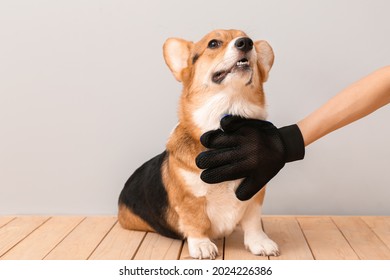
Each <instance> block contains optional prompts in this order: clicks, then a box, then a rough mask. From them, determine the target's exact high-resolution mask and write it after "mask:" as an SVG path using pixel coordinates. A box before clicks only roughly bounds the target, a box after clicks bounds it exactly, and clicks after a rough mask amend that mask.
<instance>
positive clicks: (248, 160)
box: [196, 116, 305, 200]
mask: <svg viewBox="0 0 390 280" xmlns="http://www.w3.org/2000/svg"><path fill="white" fill-rule="evenodd" d="M201 143H202V145H203V146H205V147H206V148H208V149H209V150H207V151H205V152H202V153H200V154H199V155H198V156H197V158H196V165H197V166H198V167H199V168H200V169H205V170H204V171H203V172H202V174H201V179H202V180H203V181H204V182H206V183H210V184H214V183H220V182H223V181H230V180H236V179H240V178H245V179H244V180H243V181H242V182H241V184H240V185H239V187H238V188H237V190H236V196H237V198H238V199H240V200H248V199H250V198H251V197H252V196H254V195H255V194H256V193H257V192H258V191H259V190H261V189H262V188H263V186H264V185H265V184H267V183H268V182H269V181H270V180H271V179H272V178H273V177H274V176H275V175H276V174H277V173H278V172H279V171H280V170H281V169H282V168H283V167H284V165H285V163H286V162H291V161H295V160H300V159H303V157H304V153H305V147H304V142H303V138H302V135H301V133H300V130H299V128H298V126H297V125H291V126H287V127H283V128H280V129H278V128H276V127H275V126H274V125H273V124H272V123H270V122H268V121H262V120H254V119H244V118H241V117H237V116H226V117H224V118H222V120H221V129H218V130H213V131H209V132H206V133H205V134H203V135H202V136H201Z"/></svg>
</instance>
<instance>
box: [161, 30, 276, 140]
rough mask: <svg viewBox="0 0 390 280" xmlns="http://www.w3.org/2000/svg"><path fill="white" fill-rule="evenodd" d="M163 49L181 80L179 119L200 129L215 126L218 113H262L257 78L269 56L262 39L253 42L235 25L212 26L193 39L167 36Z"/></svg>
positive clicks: (267, 68) (258, 115) (264, 70)
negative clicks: (211, 28) (203, 34)
mask: <svg viewBox="0 0 390 280" xmlns="http://www.w3.org/2000/svg"><path fill="white" fill-rule="evenodd" d="M163 52H164V58H165V61H166V63H167V65H168V67H169V69H170V70H171V71H172V73H173V75H174V76H175V78H176V80H178V81H179V82H182V83H183V87H184V90H183V95H182V100H181V110H180V121H181V122H182V121H191V122H192V123H195V125H196V126H197V127H198V128H200V130H201V132H204V131H206V130H209V129H215V128H217V127H218V125H219V119H220V117H221V115H223V114H234V115H241V116H243V117H249V118H265V112H264V110H263V107H264V106H263V105H264V95H263V90H262V83H263V82H265V81H266V80H267V79H268V73H269V71H270V69H271V67H272V64H273V61H274V55H273V51H272V48H271V47H270V45H269V44H268V43H267V42H266V41H255V42H254V41H253V40H252V39H251V38H249V37H248V36H247V35H246V34H245V33H244V32H242V31H239V30H215V31H212V32H210V33H209V34H207V35H206V36H205V37H203V38H202V39H201V40H200V41H199V42H197V43H193V42H190V41H186V40H183V39H179V38H170V39H168V40H167V41H166V42H165V44H164V47H163ZM256 106H257V108H255V107H256ZM248 107H252V108H248ZM257 109H259V110H261V111H262V112H261V113H260V112H257V111H259V110H257ZM256 110H257V111H256Z"/></svg>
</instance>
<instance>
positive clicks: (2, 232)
mask: <svg viewBox="0 0 390 280" xmlns="http://www.w3.org/2000/svg"><path fill="white" fill-rule="evenodd" d="M48 219H49V217H34V216H23V217H17V218H16V219H14V220H12V221H10V222H9V223H7V224H5V225H3V226H2V227H1V228H0V257H1V256H3V255H4V254H5V253H6V252H7V251H9V250H10V249H11V248H12V247H14V246H15V245H16V244H17V243H19V242H20V241H21V240H23V239H24V238H25V237H26V236H28V235H29V234H30V233H31V232H33V231H34V230H35V229H36V228H38V227H39V226H41V225H42V224H43V223H44V222H45V221H47V220H48Z"/></svg>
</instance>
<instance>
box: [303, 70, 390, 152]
mask: <svg viewBox="0 0 390 280" xmlns="http://www.w3.org/2000/svg"><path fill="white" fill-rule="evenodd" d="M388 103H390V66H387V67H384V68H381V69H379V70H377V71H375V72H374V73H372V74H370V75H368V76H366V77H365V78H363V79H361V80H359V81H357V82H356V83H354V84H352V85H350V86H349V87H347V88H346V89H344V90H343V91H341V92H340V93H339V94H337V95H336V96H334V97H333V98H332V99H330V100H329V101H328V102H327V103H325V104H324V105H323V106H322V107H320V108H319V109H317V110H316V111H314V112H313V113H312V114H310V115H309V116H307V117H306V118H304V119H303V120H301V121H300V122H298V123H297V124H298V127H299V129H300V130H301V132H302V136H303V138H304V142H305V146H307V145H309V144H311V143H313V142H314V141H316V140H318V139H319V138H321V137H323V136H325V135H326V134H328V133H330V132H332V131H334V130H337V129H339V128H341V127H343V126H345V125H348V124H350V123H352V122H354V121H356V120H358V119H360V118H362V117H364V116H366V115H368V114H370V113H372V112H374V111H375V110H377V109H379V108H380V107H382V106H384V105H386V104H388Z"/></svg>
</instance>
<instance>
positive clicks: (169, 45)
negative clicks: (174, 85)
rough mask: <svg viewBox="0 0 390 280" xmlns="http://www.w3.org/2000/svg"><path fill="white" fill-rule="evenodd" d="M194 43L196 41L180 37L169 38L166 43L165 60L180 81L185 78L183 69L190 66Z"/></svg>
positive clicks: (164, 47) (164, 48) (164, 49)
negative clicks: (189, 61)
mask: <svg viewBox="0 0 390 280" xmlns="http://www.w3.org/2000/svg"><path fill="white" fill-rule="evenodd" d="M193 45H194V43H192V42H189V41H186V40H183V39H179V38H169V39H168V40H166V41H165V43H164V46H163V53H164V59H165V62H166V64H167V65H168V67H169V69H170V70H171V71H172V73H173V75H174V76H175V78H176V80H178V81H179V82H181V81H182V80H183V79H182V71H183V70H184V69H185V68H187V66H188V59H189V57H190V55H191V50H192V47H193Z"/></svg>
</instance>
